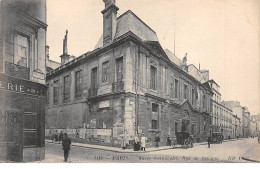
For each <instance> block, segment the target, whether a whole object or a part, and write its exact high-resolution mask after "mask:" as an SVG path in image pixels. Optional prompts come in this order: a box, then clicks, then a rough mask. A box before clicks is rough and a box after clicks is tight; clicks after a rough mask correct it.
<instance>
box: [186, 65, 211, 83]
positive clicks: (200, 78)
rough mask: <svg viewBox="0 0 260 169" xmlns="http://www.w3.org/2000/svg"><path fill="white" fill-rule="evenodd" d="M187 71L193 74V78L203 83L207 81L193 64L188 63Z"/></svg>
mask: <svg viewBox="0 0 260 169" xmlns="http://www.w3.org/2000/svg"><path fill="white" fill-rule="evenodd" d="M188 71H189V74H190V75H191V76H193V77H194V78H195V79H197V80H198V81H200V82H201V83H205V82H206V81H207V79H206V78H205V76H204V74H202V73H201V71H200V70H199V69H198V68H197V67H196V66H194V65H193V64H190V65H188Z"/></svg>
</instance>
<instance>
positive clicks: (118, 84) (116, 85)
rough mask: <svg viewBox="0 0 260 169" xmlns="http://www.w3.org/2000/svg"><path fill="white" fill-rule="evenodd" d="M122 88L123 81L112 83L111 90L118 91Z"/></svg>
mask: <svg viewBox="0 0 260 169" xmlns="http://www.w3.org/2000/svg"><path fill="white" fill-rule="evenodd" d="M122 90H124V81H119V82H114V83H112V92H120V91H122Z"/></svg>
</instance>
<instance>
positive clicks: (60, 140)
mask: <svg viewBox="0 0 260 169" xmlns="http://www.w3.org/2000/svg"><path fill="white" fill-rule="evenodd" d="M62 139H63V133H62V131H61V132H60V135H59V144H60V142H62Z"/></svg>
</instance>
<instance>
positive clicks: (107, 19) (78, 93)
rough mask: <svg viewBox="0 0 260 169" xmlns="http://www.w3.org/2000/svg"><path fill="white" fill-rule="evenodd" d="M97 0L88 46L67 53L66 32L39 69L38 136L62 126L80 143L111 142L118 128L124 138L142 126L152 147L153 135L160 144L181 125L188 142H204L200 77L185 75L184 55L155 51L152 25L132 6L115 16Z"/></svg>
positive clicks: (116, 141)
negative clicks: (96, 24) (50, 66)
mask: <svg viewBox="0 0 260 169" xmlns="http://www.w3.org/2000/svg"><path fill="white" fill-rule="evenodd" d="M104 2H105V9H104V10H103V11H102V14H103V35H102V37H101V38H100V40H99V41H98V43H97V45H96V49H95V50H94V51H91V52H87V53H85V54H83V55H81V56H79V57H77V58H75V59H73V60H69V57H71V56H70V55H69V54H68V51H67V32H66V35H65V38H64V41H63V44H64V48H63V54H62V55H61V66H60V67H58V68H56V69H55V70H53V71H51V72H50V73H49V74H47V82H46V83H47V85H48V86H49V89H48V105H47V106H46V137H49V136H50V135H51V133H52V132H53V131H54V130H58V131H61V130H62V131H64V132H67V133H69V134H70V135H71V137H76V136H79V138H75V139H84V140H85V141H86V142H88V143H94V144H105V145H110V146H119V145H120V135H122V134H125V135H127V136H128V137H129V139H130V142H132V141H133V139H134V136H136V135H141V134H142V133H144V134H145V135H146V137H147V138H148V140H149V143H148V146H154V144H155V143H154V137H155V134H159V136H160V137H161V142H160V144H162V145H166V137H167V135H171V136H172V137H173V136H175V134H176V132H180V131H187V132H189V133H191V135H192V136H193V137H194V140H195V142H201V141H206V139H207V137H208V136H209V135H210V120H211V116H210V113H211V97H212V94H213V93H212V91H211V89H210V87H209V85H208V83H206V81H205V82H204V81H201V80H198V79H197V78H195V77H194V76H193V75H192V74H191V72H192V71H189V66H188V65H187V55H186V56H185V57H184V58H183V59H182V60H180V59H178V58H177V57H176V56H175V55H174V54H173V53H171V52H170V51H169V50H163V49H162V46H161V45H160V43H159V41H158V38H157V35H156V33H155V31H154V30H152V29H151V28H150V27H149V26H148V25H146V24H145V23H144V22H143V21H142V20H141V19H140V18H138V17H137V16H136V15H135V14H134V13H133V12H132V11H127V12H125V13H123V14H122V15H120V16H119V17H117V10H118V7H117V6H116V4H115V2H114V1H113V0H107V1H104ZM171 56H173V57H174V58H175V60H171V59H170V57H171ZM195 71H197V70H195ZM197 73H199V75H200V76H205V75H206V74H207V73H201V72H200V71H197Z"/></svg>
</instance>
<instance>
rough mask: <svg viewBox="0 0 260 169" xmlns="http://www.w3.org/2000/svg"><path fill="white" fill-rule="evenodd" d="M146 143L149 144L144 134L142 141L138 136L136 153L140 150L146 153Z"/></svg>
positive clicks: (135, 146) (135, 141)
mask: <svg viewBox="0 0 260 169" xmlns="http://www.w3.org/2000/svg"><path fill="white" fill-rule="evenodd" d="M146 142H147V137H145V135H144V133H143V134H142V136H141V138H140V140H139V138H138V137H137V136H136V137H135V139H134V151H139V150H141V151H145V147H146Z"/></svg>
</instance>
